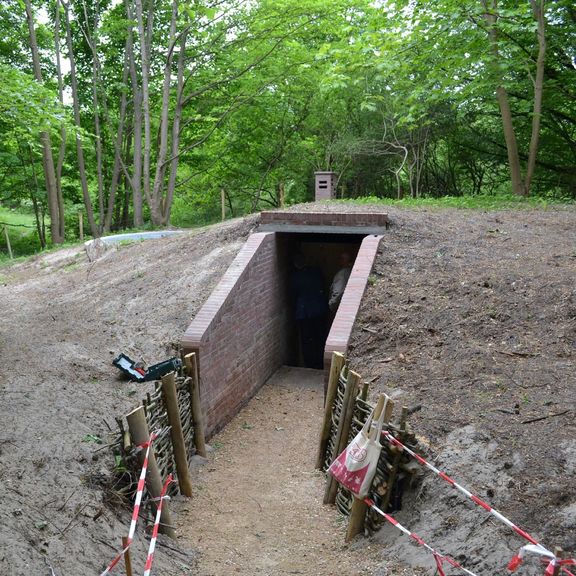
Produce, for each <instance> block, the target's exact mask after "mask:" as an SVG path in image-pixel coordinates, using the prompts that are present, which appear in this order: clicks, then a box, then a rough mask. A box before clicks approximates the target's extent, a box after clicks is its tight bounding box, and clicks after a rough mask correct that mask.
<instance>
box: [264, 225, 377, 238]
mask: <svg viewBox="0 0 576 576" xmlns="http://www.w3.org/2000/svg"><path fill="white" fill-rule="evenodd" d="M258 232H288V233H293V234H299V233H300V234H362V235H365V236H368V235H375V236H380V235H381V234H384V232H386V228H385V227H384V226H329V225H328V226H314V225H312V226H309V225H307V224H260V226H258Z"/></svg>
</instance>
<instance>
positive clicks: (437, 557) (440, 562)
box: [364, 498, 476, 576]
mask: <svg viewBox="0 0 576 576" xmlns="http://www.w3.org/2000/svg"><path fill="white" fill-rule="evenodd" d="M364 502H365V503H366V504H367V505H368V506H370V508H372V510H374V511H375V512H377V513H378V514H380V516H382V517H384V518H385V519H386V520H388V522H390V524H392V525H393V526H395V527H396V528H398V530H400V531H401V532H404V534H406V535H407V536H410V538H412V539H413V540H415V541H416V542H418V544H419V545H420V546H423V547H424V548H426V550H428V551H429V552H430V553H431V554H432V555H433V556H434V560H435V562H436V568H437V569H438V574H439V575H440V576H445V574H444V569H443V564H444V562H447V563H448V564H450V565H451V566H453V567H454V568H458V570H461V571H462V572H464V573H465V574H469V576H476V575H475V574H474V572H470V570H468V569H467V568H464V566H461V565H460V564H459V563H458V562H456V560H454V558H451V557H450V556H445V555H444V554H440V552H438V551H436V550H434V548H432V546H429V545H428V544H426V542H424V540H422V538H420V536H418V534H415V533H414V532H410V530H408V528H405V527H404V526H402V524H400V522H398V520H396V518H394V517H392V516H390V514H386V512H384V511H382V510H380V508H378V506H376V504H375V503H374V501H373V500H370V498H365V499H364Z"/></svg>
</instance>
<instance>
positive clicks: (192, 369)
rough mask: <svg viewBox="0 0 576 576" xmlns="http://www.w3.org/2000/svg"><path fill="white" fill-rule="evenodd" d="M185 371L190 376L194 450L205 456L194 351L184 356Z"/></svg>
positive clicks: (202, 418) (202, 417)
mask: <svg viewBox="0 0 576 576" xmlns="http://www.w3.org/2000/svg"><path fill="white" fill-rule="evenodd" d="M184 364H185V365H186V372H187V374H188V376H189V377H190V402H191V411H192V421H193V422H194V444H195V445H196V452H197V453H198V454H199V455H200V456H204V458H206V437H205V435H204V416H203V415H202V404H201V400H200V377H199V374H198V358H197V356H196V354H195V353H194V352H191V353H190V354H186V356H184Z"/></svg>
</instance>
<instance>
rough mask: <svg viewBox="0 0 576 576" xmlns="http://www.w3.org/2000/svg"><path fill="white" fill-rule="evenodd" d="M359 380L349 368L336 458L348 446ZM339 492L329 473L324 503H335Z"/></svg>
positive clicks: (335, 448) (334, 454) (339, 423)
mask: <svg viewBox="0 0 576 576" xmlns="http://www.w3.org/2000/svg"><path fill="white" fill-rule="evenodd" d="M359 382H360V375H359V374H358V373H356V372H354V371H353V370H349V371H348V378H347V379H346V390H345V391H344V398H343V400H342V413H341V414H340V421H339V422H338V429H337V431H336V440H335V442H334V452H333V453H332V459H334V458H336V457H337V456H338V455H339V454H340V452H342V450H344V448H346V444H347V442H348V436H349V434H350V426H351V424H352V418H353V416H354V404H355V401H356V393H357V391H358V384H359ZM337 492H338V482H336V480H334V478H333V477H332V476H330V475H328V478H327V481H326V490H325V492H324V504H334V502H335V501H336V494H337Z"/></svg>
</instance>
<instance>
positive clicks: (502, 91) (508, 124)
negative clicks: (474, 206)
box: [482, 0, 527, 196]
mask: <svg viewBox="0 0 576 576" xmlns="http://www.w3.org/2000/svg"><path fill="white" fill-rule="evenodd" d="M482 6H483V7H484V10H485V13H484V18H485V20H486V23H487V24H488V38H489V41H490V47H491V49H492V54H493V57H494V62H498V60H499V59H500V50H499V47H498V31H497V30H496V22H497V20H498V16H497V13H496V10H497V8H498V0H491V4H490V6H488V0H482ZM496 98H497V100H498V106H499V107H500V116H501V118H502V128H503V130H504V140H505V141H506V150H507V152H508V167H509V170H510V179H511V182H512V191H513V193H514V194H516V195H518V196H525V195H526V194H527V190H526V186H525V183H524V181H523V179H522V169H521V167H520V156H519V154H518V142H517V141H516V133H515V132H514V124H513V121H512V111H511V109H510V102H509V101H508V93H507V92H506V88H504V86H503V85H502V77H501V74H500V73H499V72H498V85H497V86H496Z"/></svg>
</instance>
